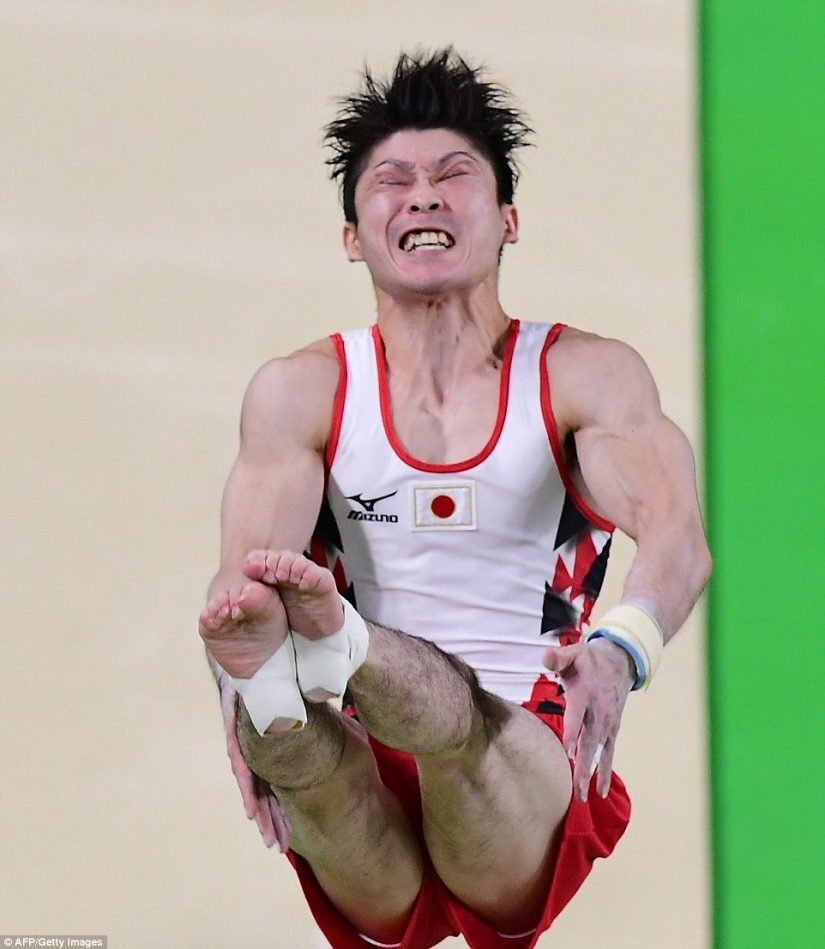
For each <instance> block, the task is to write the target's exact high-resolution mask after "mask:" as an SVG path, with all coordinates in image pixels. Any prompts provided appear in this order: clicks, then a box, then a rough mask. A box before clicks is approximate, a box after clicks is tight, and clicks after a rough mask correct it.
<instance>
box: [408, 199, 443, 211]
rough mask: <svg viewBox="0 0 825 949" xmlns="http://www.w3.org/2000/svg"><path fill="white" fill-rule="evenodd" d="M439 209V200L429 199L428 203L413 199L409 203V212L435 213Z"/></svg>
mask: <svg viewBox="0 0 825 949" xmlns="http://www.w3.org/2000/svg"><path fill="white" fill-rule="evenodd" d="M440 207H441V198H431V199H430V200H429V201H421V200H419V199H414V200H412V201H411V202H410V210H411V211H437V210H438V209H439V208H440Z"/></svg>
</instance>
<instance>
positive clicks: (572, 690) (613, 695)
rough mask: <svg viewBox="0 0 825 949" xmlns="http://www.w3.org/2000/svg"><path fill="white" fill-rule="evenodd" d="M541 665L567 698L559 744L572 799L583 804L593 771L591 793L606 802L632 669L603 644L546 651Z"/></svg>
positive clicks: (621, 651) (614, 647)
mask: <svg viewBox="0 0 825 949" xmlns="http://www.w3.org/2000/svg"><path fill="white" fill-rule="evenodd" d="M544 664H545V665H546V666H547V668H548V669H550V670H551V671H553V672H556V673H558V675H559V676H560V677H561V680H562V684H563V685H564V691H565V694H566V696H567V708H566V710H565V713H564V737H563V738H562V743H563V744H564V749H565V751H566V752H567V756H568V757H569V758H570V759H571V761H574V767H573V794H574V795H575V796H576V797H577V798H578V799H579V800H580V801H586V800H587V792H588V788H589V786H590V779H591V778H592V776H593V772H594V770H596V769H597V768H598V776H597V779H596V790H597V792H598V793H599V795H601V797H607V794H608V791H609V790H610V778H611V776H612V774H613V752H614V749H615V747H616V735H617V734H618V732H619V725H620V723H621V718H622V711H623V710H624V703H625V701H626V700H627V695H628V692H630V689H631V687H632V686H633V682H634V681H635V668H634V667H633V660H632V659H631V658H630V656H629V654H628V653H627V651H626V650H624V649H622V647H621V646H617V645H616V644H615V643H612V642H610V641H609V640H607V639H595V640H593V641H592V642H589V643H575V644H574V645H572V646H563V647H560V648H558V649H555V648H551V649H548V650H547V652H546V653H545V655H544Z"/></svg>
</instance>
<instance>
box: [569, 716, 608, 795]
mask: <svg viewBox="0 0 825 949" xmlns="http://www.w3.org/2000/svg"><path fill="white" fill-rule="evenodd" d="M598 724H599V723H598V722H588V723H586V724H585V726H584V728H583V729H582V733H581V735H580V736H579V747H578V750H577V752H576V762H575V766H574V769H573V789H574V791H575V794H576V797H577V798H578V799H579V800H580V801H586V800H587V792H588V790H589V788H590V779H591V778H592V777H593V772H594V771H595V768H596V765H597V764H598V756H599V755H600V754H601V752H602V747H603V730H602V728H600V727H598Z"/></svg>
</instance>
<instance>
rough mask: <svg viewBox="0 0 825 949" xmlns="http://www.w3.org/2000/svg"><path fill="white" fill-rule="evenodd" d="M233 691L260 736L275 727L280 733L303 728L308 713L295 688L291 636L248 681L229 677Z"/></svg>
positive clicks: (296, 674)
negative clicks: (244, 707)
mask: <svg viewBox="0 0 825 949" xmlns="http://www.w3.org/2000/svg"><path fill="white" fill-rule="evenodd" d="M229 681H230V682H231V683H232V686H233V688H234V689H235V691H236V692H237V693H238V695H240V696H241V697H242V698H243V703H244V705H245V706H246V710H247V712H249V717H250V718H251V719H252V724H253V725H254V726H255V730H256V731H257V732H258V734H259V735H263V734H264V732H265V731H266V730H267V728H269V727H270V726H271V725H273V724H276V725H277V729H278V730H279V731H287V730H289V729H290V728H303V727H304V725H306V721H307V710H306V706H305V705H304V700H303V697H302V695H301V690H300V689H299V688H298V672H297V669H296V666H295V647H294V645H293V641H292V636H287V638H286V642H285V643H284V644H283V645H282V646H281V647H280V649H277V650H276V651H275V652H274V653H273V654H272V655H271V656H270V657H269V659H267V661H266V662H265V663H264V664H263V665H262V666H261V668H260V669H258V671H257V672H256V673H255V675H253V676H252V678H251V679H236V678H235V677H234V676H229Z"/></svg>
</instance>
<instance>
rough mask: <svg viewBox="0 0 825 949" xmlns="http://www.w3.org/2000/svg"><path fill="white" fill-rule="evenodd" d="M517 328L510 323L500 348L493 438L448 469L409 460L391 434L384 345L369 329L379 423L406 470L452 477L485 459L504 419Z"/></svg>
mask: <svg viewBox="0 0 825 949" xmlns="http://www.w3.org/2000/svg"><path fill="white" fill-rule="evenodd" d="M518 328H519V321H518V320H510V326H509V327H508V329H507V342H506V343H505V346H504V358H503V360H502V363H501V380H500V383H499V396H498V416H497V417H496V424H495V428H494V429H493V434H492V435H491V436H490V439H489V441H488V442H487V444H486V445H485V446H484V448H482V449H481V451H480V452H479V453H478V454H477V455H474V456H473V457H472V458H469V459H468V460H467V461H459V462H456V463H455V464H451V465H435V464H431V463H429V462H426V461H419V460H418V459H417V458H413V456H412V455H410V454H409V453H408V452H407V451H406V449H405V448H404V446H403V445H402V444H401V441H400V440H399V438H398V436H397V435H396V433H395V427H394V425H393V421H392V407H391V405H390V386H389V380H388V379H387V366H386V361H385V359H384V343H383V340H382V339H381V333H380V332H379V330H378V326H377V325H376V326H373V328H372V339H373V342H374V344H375V363H376V366H377V368H378V395H379V399H380V402H381V419H382V421H383V423H384V432H385V433H386V435H387V440H388V441H389V443H390V447H391V448H392V450H393V451H394V452H395V454H396V455H398V457H399V458H400V459H401V461H403V462H404V464H405V465H408V466H409V467H410V468H415V469H416V470H418V471H427V472H431V473H432V474H455V473H457V472H459V471H468V470H469V469H470V468H475V467H476V465H480V464H481V462H482V461H484V460H485V459H486V458H488V457H489V455H490V453H491V452H492V451H493V449H494V448H495V447H496V445H497V444H498V440H499V437H500V436H501V430H502V429H503V428H504V418H505V416H506V415H507V402H508V400H509V397H510V367H511V365H512V363H513V353H514V352H515V348H516V339H517V337H518Z"/></svg>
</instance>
